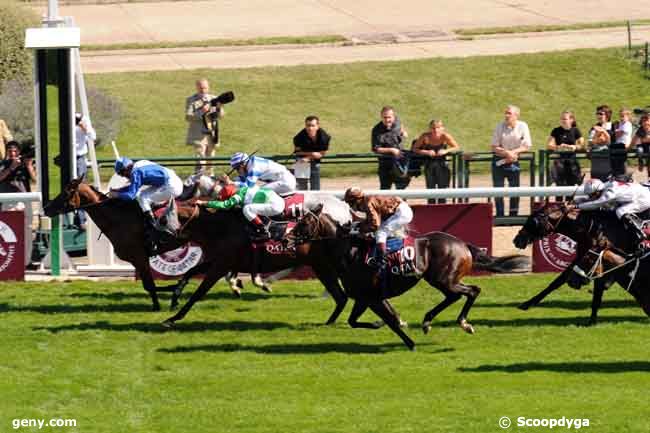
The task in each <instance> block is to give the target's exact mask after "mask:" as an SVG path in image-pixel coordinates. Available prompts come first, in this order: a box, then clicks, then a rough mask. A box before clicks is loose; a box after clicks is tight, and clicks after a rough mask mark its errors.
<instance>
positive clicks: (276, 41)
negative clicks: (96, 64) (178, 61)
mask: <svg viewBox="0 0 650 433" xmlns="http://www.w3.org/2000/svg"><path fill="white" fill-rule="evenodd" d="M346 40H347V39H346V38H344V37H343V36H339V35H320V36H277V37H268V38H252V39H206V40H199V41H163V42H133V43H124V44H99V45H92V44H91V45H83V46H82V47H81V50H82V51H97V50H101V51H115V50H149V49H159V48H210V47H234V46H247V45H283V44H297V45H310V44H324V43H335V42H344V41H346Z"/></svg>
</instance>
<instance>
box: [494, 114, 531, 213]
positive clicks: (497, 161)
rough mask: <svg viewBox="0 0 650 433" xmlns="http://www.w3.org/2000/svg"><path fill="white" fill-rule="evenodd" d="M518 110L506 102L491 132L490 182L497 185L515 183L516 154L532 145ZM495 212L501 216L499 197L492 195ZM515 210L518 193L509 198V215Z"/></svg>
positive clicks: (517, 209)
mask: <svg viewBox="0 0 650 433" xmlns="http://www.w3.org/2000/svg"><path fill="white" fill-rule="evenodd" d="M519 115H520V110H519V107H517V106H515V105H508V106H507V107H506V109H505V111H504V121H503V122H500V123H499V124H498V125H497V127H496V128H495V130H494V134H492V151H493V152H494V157H493V159H492V183H493V185H494V186H495V187H498V188H501V187H503V186H504V185H505V181H506V179H507V180H508V186H511V187H517V186H519V177H520V174H521V168H520V167H519V154H520V153H522V152H528V151H529V150H530V148H531V146H532V139H531V138H530V130H529V129H528V124H526V122H523V121H521V120H519ZM494 205H495V207H496V215H497V216H498V217H502V216H504V206H503V197H497V198H495V199H494ZM518 213H519V197H511V198H510V212H509V215H510V216H517V215H518Z"/></svg>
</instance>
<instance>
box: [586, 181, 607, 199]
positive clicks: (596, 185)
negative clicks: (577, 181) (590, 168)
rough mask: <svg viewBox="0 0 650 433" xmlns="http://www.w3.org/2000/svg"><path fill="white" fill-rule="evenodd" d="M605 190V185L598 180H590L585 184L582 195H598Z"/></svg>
mask: <svg viewBox="0 0 650 433" xmlns="http://www.w3.org/2000/svg"><path fill="white" fill-rule="evenodd" d="M604 189H605V184H604V183H603V182H602V181H600V180H599V179H591V180H589V182H585V186H584V193H585V194H586V195H593V194H598V193H599V192H601V191H602V190H604Z"/></svg>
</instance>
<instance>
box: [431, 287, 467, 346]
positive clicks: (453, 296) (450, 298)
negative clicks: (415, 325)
mask: <svg viewBox="0 0 650 433" xmlns="http://www.w3.org/2000/svg"><path fill="white" fill-rule="evenodd" d="M429 284H431V283H429ZM431 285H432V286H433V284H431ZM434 287H436V288H437V289H438V290H440V291H441V292H442V293H443V294H444V295H445V299H443V300H442V301H441V302H440V303H439V304H438V305H436V306H435V307H433V308H432V309H431V310H429V311H428V312H427V314H425V315H424V319H422V332H424V333H425V334H427V333H428V332H429V331H431V321H432V320H433V319H434V318H435V317H436V316H437V315H438V314H440V312H441V311H443V310H444V309H445V308H447V307H448V306H450V305H451V304H453V303H454V302H456V301H458V300H459V299H460V294H458V293H454V292H452V291H450V290H448V289H446V288H445V289H441V288H440V287H437V286H434Z"/></svg>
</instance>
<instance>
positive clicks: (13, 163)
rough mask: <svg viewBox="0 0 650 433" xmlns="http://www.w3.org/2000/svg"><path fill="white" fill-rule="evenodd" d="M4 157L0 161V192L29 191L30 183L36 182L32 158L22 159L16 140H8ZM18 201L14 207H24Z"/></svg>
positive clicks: (20, 208)
mask: <svg viewBox="0 0 650 433" xmlns="http://www.w3.org/2000/svg"><path fill="white" fill-rule="evenodd" d="M6 151H7V154H6V157H5V159H3V160H2V162H0V192H3V193H4V192H31V190H32V188H31V185H30V183H31V182H36V170H35V168H34V160H33V159H31V158H25V159H22V158H21V156H20V145H19V144H18V142H16V141H9V142H8V143H7V146H6ZM24 207H25V205H24V203H22V202H20V203H18V204H17V206H15V207H14V208H15V209H19V210H22V209H24Z"/></svg>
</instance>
